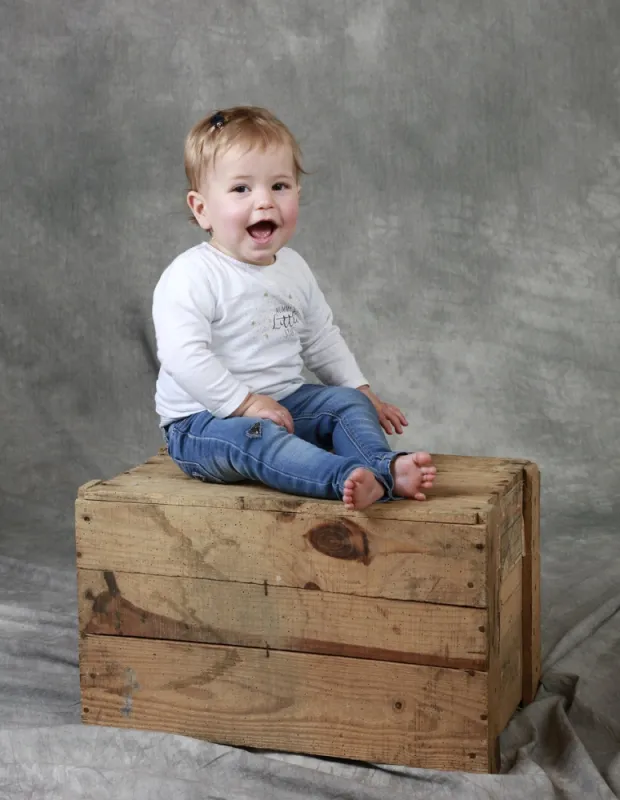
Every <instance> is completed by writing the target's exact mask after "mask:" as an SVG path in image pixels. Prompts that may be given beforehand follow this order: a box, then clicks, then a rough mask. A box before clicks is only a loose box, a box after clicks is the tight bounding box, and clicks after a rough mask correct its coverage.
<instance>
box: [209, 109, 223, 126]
mask: <svg viewBox="0 0 620 800" xmlns="http://www.w3.org/2000/svg"><path fill="white" fill-rule="evenodd" d="M209 122H210V123H211V125H212V126H213V127H214V128H217V129H218V130H220V129H221V128H223V127H224V125H225V124H226V120H225V119H224V115H223V114H220V112H219V111H218V112H217V114H214V115H213V116H212V117H211V119H210V120H209Z"/></svg>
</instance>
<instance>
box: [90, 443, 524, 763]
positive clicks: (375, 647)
mask: <svg viewBox="0 0 620 800" xmlns="http://www.w3.org/2000/svg"><path fill="white" fill-rule="evenodd" d="M435 463H436V465H437V468H438V477H437V481H436V487H435V489H433V490H432V491H431V492H430V493H429V494H430V499H429V500H428V501H427V502H425V503H418V502H414V501H399V502H393V503H386V504H379V505H375V506H373V507H372V508H370V509H368V510H367V511H364V512H348V511H346V509H345V508H344V507H343V505H342V504H341V503H338V502H331V501H321V500H313V499H308V498H301V497H295V496H291V495H285V494H281V493H278V492H275V491H272V490H269V489H266V488H264V487H261V486H258V485H254V484H244V485H235V486H219V485H208V484H205V483H202V482H200V481H198V480H195V479H189V478H187V477H185V476H184V475H183V473H182V472H181V471H180V470H179V469H178V468H177V467H176V466H175V465H174V463H173V462H172V461H171V460H170V459H169V458H168V456H167V455H163V454H161V455H158V456H156V457H154V458H151V459H149V460H148V461H147V462H146V463H145V464H143V465H141V466H138V467H136V468H135V469H132V470H130V471H129V472H126V473H124V474H122V475H119V476H118V477H116V478H114V479H113V480H108V481H92V482H90V483H88V484H86V485H85V486H82V487H81V489H80V491H79V496H78V500H77V503H76V535H77V563H78V591H79V620H80V634H81V637H80V682H81V694H82V719H83V720H84V722H88V723H95V724H101V725H112V726H123V727H130V728H146V729H154V730H162V731H171V732H175V733H181V734H186V735H189V736H196V737H200V738H204V739H208V740H211V741H215V742H222V743H228V744H232V745H237V746H248V747H256V748H267V749H277V750H287V751H294V752H303V753H313V754H318V755H327V756H335V757H341V758H349V759H361V760H365V761H372V762H379V763H386V764H387V763H391V764H401V765H412V766H418V767H426V768H432V769H442V770H468V771H477V772H484V771H496V770H497V768H498V766H499V764H498V747H497V738H498V735H499V733H500V732H501V731H502V729H503V728H504V727H505V725H506V723H507V722H508V720H509V718H510V717H511V715H512V714H513V712H514V711H515V709H516V708H517V706H518V705H519V703H521V702H529V701H530V700H531V699H532V698H533V695H534V693H535V691H536V688H537V685H538V680H539V673H540V642H539V632H540V621H539V571H540V566H539V525H538V522H539V486H540V483H539V473H538V469H537V467H536V465H535V464H533V463H532V462H528V461H521V460H509V459H495V458H472V457H462V456H435Z"/></svg>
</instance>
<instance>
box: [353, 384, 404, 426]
mask: <svg viewBox="0 0 620 800" xmlns="http://www.w3.org/2000/svg"><path fill="white" fill-rule="evenodd" d="M358 388H359V390H360V392H363V393H364V394H365V395H366V397H367V398H368V399H369V400H370V402H371V403H372V404H373V406H374V407H375V410H376V412H377V414H378V416H379V422H380V423H381V427H382V428H383V430H384V431H385V432H386V433H387V434H389V435H390V436H391V435H392V434H393V433H394V432H396V433H402V432H403V425H409V423H408V422H407V419H406V417H405V415H404V414H403V412H402V411H401V410H400V408H397V407H396V406H393V405H392V404H391V403H384V402H383V400H380V399H379V398H378V397H377V395H376V394H375V393H374V392H373V391H371V389H370V386H359V387H358Z"/></svg>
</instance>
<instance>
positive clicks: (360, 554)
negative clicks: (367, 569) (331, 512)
mask: <svg viewBox="0 0 620 800" xmlns="http://www.w3.org/2000/svg"><path fill="white" fill-rule="evenodd" d="M306 537H307V539H308V541H309V542H310V544H311V545H312V547H314V549H315V550H318V551H319V553H323V555H325V556H330V557H331V558H342V559H344V560H345V561H361V562H362V564H370V557H369V547H368V534H367V533H366V531H365V530H364V529H363V528H361V527H360V526H359V525H357V524H356V523H355V522H352V521H351V520H346V521H345V520H334V521H332V522H324V523H322V524H321V525H317V526H316V527H315V528H311V529H310V530H309V531H308V533H307V534H306Z"/></svg>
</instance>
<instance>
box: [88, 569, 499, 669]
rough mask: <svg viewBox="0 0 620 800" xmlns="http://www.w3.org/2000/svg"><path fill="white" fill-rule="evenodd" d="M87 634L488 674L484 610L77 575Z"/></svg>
mask: <svg viewBox="0 0 620 800" xmlns="http://www.w3.org/2000/svg"><path fill="white" fill-rule="evenodd" d="M78 588H79V615H80V630H81V631H84V632H86V633H93V634H107V635H120V636H136V637H147V638H154V639H171V640H179V641H192V642H207V643H210V644H228V645H241V646H246V647H248V646H249V647H264V648H266V649H268V650H296V651H300V652H306V653H319V654H325V655H329V654H331V655H341V656H349V657H358V658H369V659H377V660H384V661H395V662H403V663H413V664H427V665H433V666H445V667H452V668H460V669H480V670H483V669H485V668H486V663H487V652H486V634H485V625H486V610H485V609H481V608H462V607H459V606H448V605H436V604H431V603H411V602H406V601H402V600H400V601H399V600H384V599H380V598H367V597H356V596H354V595H343V594H330V593H327V592H320V591H312V590H307V589H289V588H287V587H278V586H274V587H269V588H265V587H263V586H259V585H256V584H242V583H228V582H226V581H209V580H204V579H198V580H197V579H192V578H168V577H163V576H151V575H140V574H131V573H126V572H116V573H114V572H106V573H102V572H101V571H95V570H79V571H78Z"/></svg>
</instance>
